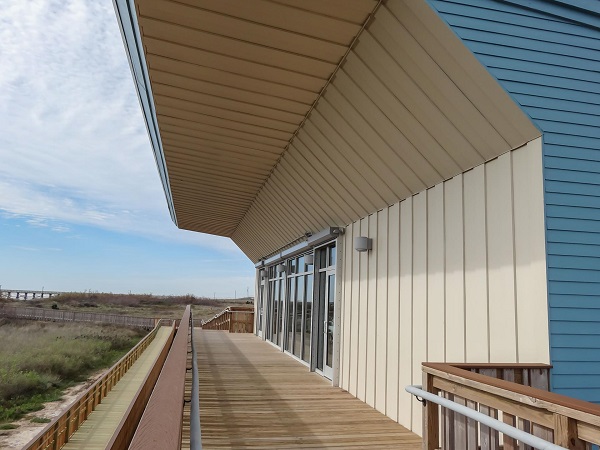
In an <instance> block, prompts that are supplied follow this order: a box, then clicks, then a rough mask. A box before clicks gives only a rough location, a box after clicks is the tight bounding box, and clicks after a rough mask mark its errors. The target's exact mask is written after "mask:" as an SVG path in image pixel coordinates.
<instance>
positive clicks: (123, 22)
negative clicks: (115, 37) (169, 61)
mask: <svg viewBox="0 0 600 450" xmlns="http://www.w3.org/2000/svg"><path fill="white" fill-rule="evenodd" d="M113 6H114V8H115V13H116V16H117V23H118V24H119V29H120V30H121V37H122V39H123V45H124V46H125V53H126V54H127V59H128V60H129V68H130V69H131V75H132V77H133V81H134V84H135V89H136V92H137V94H138V100H139V102H140V107H141V109H142V113H143V115H144V121H145V123H146V131H147V132H148V138H149V139H150V144H151V145H152V151H153V153H154V161H155V162H156V168H157V169H158V174H159V176H160V179H161V183H162V186H163V191H164V193H165V198H166V200H167V206H168V208H169V214H170V215H171V220H172V221H173V223H174V224H175V225H176V226H177V227H179V224H178V223H177V216H176V214H175V206H174V204H173V195H172V193H171V185H170V182H169V174H168V171H167V164H166V161H165V156H164V152H163V147H162V140H161V138H160V130H159V128H158V120H157V118H156V108H155V105H154V97H153V95H152V87H151V85H150V77H149V75H148V67H147V66H146V58H145V57H144V51H143V46H142V42H141V35H140V30H139V25H138V22H137V15H136V12H135V5H134V3H133V0H113Z"/></svg>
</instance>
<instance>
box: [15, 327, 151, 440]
mask: <svg viewBox="0 0 600 450" xmlns="http://www.w3.org/2000/svg"><path fill="white" fill-rule="evenodd" d="M161 326H162V323H161V322H159V323H157V325H156V326H155V327H154V329H153V330H152V331H151V332H150V333H148V334H147V335H146V336H145V337H144V338H143V339H142V340H141V341H140V342H138V343H137V345H136V346H135V347H133V348H132V349H131V350H130V351H129V352H127V354H126V355H125V356H123V357H122V358H121V359H119V361H117V362H116V363H115V364H114V365H113V366H112V367H111V368H110V369H109V370H107V371H106V372H105V373H104V375H102V377H100V378H99V379H98V380H97V381H96V382H95V383H94V384H92V385H91V386H90V387H89V388H88V389H86V390H85V391H84V392H82V393H81V394H80V395H79V396H78V397H77V398H76V399H75V401H73V403H72V404H71V406H70V407H69V408H68V409H67V410H66V411H64V412H63V413H62V414H61V415H60V416H58V417H56V418H54V419H53V420H52V421H51V422H50V423H48V424H47V425H46V426H45V427H44V428H43V429H42V430H41V431H40V432H39V433H38V434H37V435H36V436H35V437H34V438H33V439H32V440H31V441H30V442H29V443H28V444H27V445H25V447H23V450H42V449H50V448H51V449H53V450H56V449H60V448H61V447H63V446H64V445H65V444H66V443H67V442H69V438H70V437H71V436H72V435H73V433H75V432H76V431H77V430H78V429H79V427H80V425H81V424H82V423H83V422H85V420H86V419H87V418H88V416H89V414H90V413H91V412H92V411H94V409H95V408H96V405H98V404H99V403H101V402H102V399H104V397H106V395H107V394H108V393H109V392H110V391H111V390H112V388H113V386H114V385H115V384H117V382H118V381H119V380H120V379H121V378H122V377H123V375H125V373H127V370H129V368H130V367H131V366H133V363H134V362H135V361H136V360H137V359H138V358H139V357H140V355H141V354H142V352H143V351H144V350H145V349H146V348H148V346H149V345H150V343H151V342H152V341H153V340H154V338H155V336H156V333H158V330H159V328H160V327H161Z"/></svg>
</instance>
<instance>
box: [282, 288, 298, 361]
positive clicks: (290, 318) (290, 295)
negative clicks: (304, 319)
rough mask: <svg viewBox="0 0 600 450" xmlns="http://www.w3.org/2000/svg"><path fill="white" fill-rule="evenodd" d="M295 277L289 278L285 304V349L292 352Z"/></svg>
mask: <svg viewBox="0 0 600 450" xmlns="http://www.w3.org/2000/svg"><path fill="white" fill-rule="evenodd" d="M295 294H296V277H290V278H289V281H288V302H287V312H286V317H287V324H286V326H287V331H286V333H287V338H286V339H285V349H286V350H288V351H290V352H291V351H292V348H293V345H294V303H295V300H296V295H295Z"/></svg>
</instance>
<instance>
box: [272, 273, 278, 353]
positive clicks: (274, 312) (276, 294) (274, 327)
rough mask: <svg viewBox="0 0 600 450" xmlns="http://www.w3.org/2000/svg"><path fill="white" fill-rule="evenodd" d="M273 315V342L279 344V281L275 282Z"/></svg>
mask: <svg viewBox="0 0 600 450" xmlns="http://www.w3.org/2000/svg"><path fill="white" fill-rule="evenodd" d="M272 292H273V315H272V316H271V342H274V343H277V316H278V312H279V280H275V281H274V282H273V291H272Z"/></svg>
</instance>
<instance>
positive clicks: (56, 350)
mask: <svg viewBox="0 0 600 450" xmlns="http://www.w3.org/2000/svg"><path fill="white" fill-rule="evenodd" d="M146 333H147V331H146V330H141V329H132V328H125V327H115V326H112V325H100V324H89V323H59V322H35V321H23V320H8V319H0V342H2V345H0V424H5V423H8V422H11V421H14V420H16V419H19V418H20V417H22V416H23V415H25V414H27V413H30V412H33V411H38V410H40V409H42V407H43V403H44V402H47V401H53V400H57V399H59V398H60V396H61V392H62V391H63V390H64V389H65V388H66V387H68V386H71V385H73V384H76V383H78V382H81V381H84V380H86V379H87V378H88V377H89V376H90V375H91V374H92V373H94V372H96V371H98V370H100V369H103V368H108V367H110V366H111V365H112V364H114V363H115V362H116V361H117V360H118V359H119V358H120V357H121V356H122V355H124V354H125V353H126V352H127V351H129V349H131V348H132V347H133V346H134V345H135V344H136V343H137V342H139V340H140V339H141V338H142V337H143V336H144V335H145V334H146Z"/></svg>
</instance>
